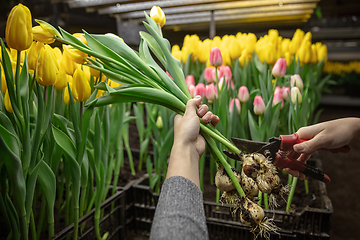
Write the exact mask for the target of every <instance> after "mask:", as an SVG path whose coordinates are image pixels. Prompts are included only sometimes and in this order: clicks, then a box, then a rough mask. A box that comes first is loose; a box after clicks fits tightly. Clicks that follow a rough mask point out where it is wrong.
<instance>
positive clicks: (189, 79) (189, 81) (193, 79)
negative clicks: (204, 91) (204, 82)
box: [185, 75, 195, 86]
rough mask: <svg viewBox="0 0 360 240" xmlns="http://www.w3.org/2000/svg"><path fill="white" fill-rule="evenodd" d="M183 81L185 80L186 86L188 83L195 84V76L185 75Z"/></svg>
mask: <svg viewBox="0 0 360 240" xmlns="http://www.w3.org/2000/svg"><path fill="white" fill-rule="evenodd" d="M185 81H186V85H187V86H189V85H194V86H195V78H194V76H193V75H187V76H186V79H185Z"/></svg>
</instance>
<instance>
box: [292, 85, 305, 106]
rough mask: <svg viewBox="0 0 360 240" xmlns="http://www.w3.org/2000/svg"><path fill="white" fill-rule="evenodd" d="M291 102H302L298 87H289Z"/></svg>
mask: <svg viewBox="0 0 360 240" xmlns="http://www.w3.org/2000/svg"><path fill="white" fill-rule="evenodd" d="M291 102H292V103H293V104H296V102H297V103H298V104H301V103H302V96H301V93H300V90H299V88H298V87H292V88H291Z"/></svg>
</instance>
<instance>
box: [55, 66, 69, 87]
mask: <svg viewBox="0 0 360 240" xmlns="http://www.w3.org/2000/svg"><path fill="white" fill-rule="evenodd" d="M67 82H68V81H67V74H66V72H65V69H64V68H60V70H59V72H58V74H57V75H56V79H55V83H54V87H55V89H57V90H61V89H64V88H65V87H66V86H67Z"/></svg>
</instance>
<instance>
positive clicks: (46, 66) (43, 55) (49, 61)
mask: <svg viewBox="0 0 360 240" xmlns="http://www.w3.org/2000/svg"><path fill="white" fill-rule="evenodd" d="M58 69H59V65H58V63H57V60H56V58H55V54H54V52H53V50H52V48H51V47H50V46H49V45H45V47H44V48H42V49H41V50H40V53H39V58H38V61H37V64H36V80H37V82H38V83H39V84H40V85H42V86H49V85H52V84H54V83H55V80H56V74H57V72H58Z"/></svg>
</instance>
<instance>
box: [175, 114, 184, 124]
mask: <svg viewBox="0 0 360 240" xmlns="http://www.w3.org/2000/svg"><path fill="white" fill-rule="evenodd" d="M182 117H183V116H181V115H180V114H176V115H175V118H174V124H177V123H178V122H179V121H180V120H181V118H182Z"/></svg>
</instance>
